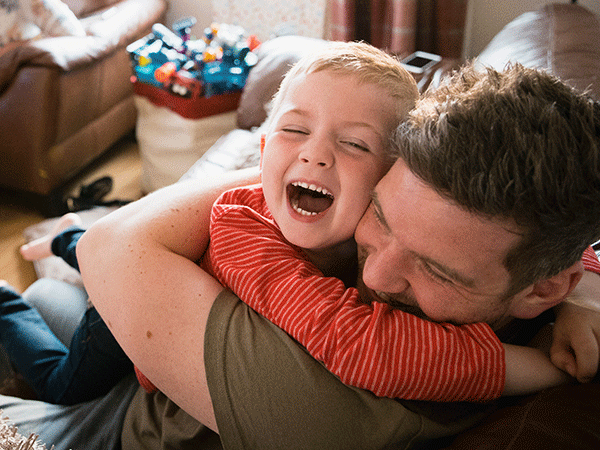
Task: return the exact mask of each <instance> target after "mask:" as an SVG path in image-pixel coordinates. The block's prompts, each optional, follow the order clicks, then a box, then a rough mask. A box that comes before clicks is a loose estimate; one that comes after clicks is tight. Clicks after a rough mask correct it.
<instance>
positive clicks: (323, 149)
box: [298, 143, 334, 168]
mask: <svg viewBox="0 0 600 450" xmlns="http://www.w3.org/2000/svg"><path fill="white" fill-rule="evenodd" d="M298 158H299V159H300V161H302V162H303V163H305V164H314V165H316V166H319V167H325V168H327V167H331V166H332V165H333V160H334V159H333V152H332V151H331V150H330V149H329V148H328V145H327V144H323V143H319V144H316V145H315V144H308V145H306V146H305V148H304V149H303V150H302V151H301V152H300V154H299V155H298Z"/></svg>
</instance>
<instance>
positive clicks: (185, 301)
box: [77, 168, 258, 430]
mask: <svg viewBox="0 0 600 450" xmlns="http://www.w3.org/2000/svg"><path fill="white" fill-rule="evenodd" d="M257 181H258V169H257V168H255V169H249V170H244V171H236V172H228V173H226V174H223V175H220V176H219V177H218V178H215V179H210V180H203V182H202V183H201V184H200V183H198V182H185V183H177V184H175V185H173V186H170V187H167V188H164V189H161V190H159V191H157V192H155V193H152V194H150V195H148V196H147V197H145V198H143V199H141V200H139V201H137V202H134V203H132V204H130V205H127V206H125V207H123V208H120V209H119V210H117V211H115V212H114V213H113V214H111V215H109V216H107V217H105V218H103V219H101V220H100V221H98V222H97V223H96V224H94V225H93V226H92V227H91V228H90V229H89V230H88V231H87V232H86V233H85V234H84V236H83V237H82V238H81V240H80V241H79V244H78V246H77V257H78V260H79V264H80V269H81V274H82V277H83V280H84V284H85V286H86V289H87V290H88V293H89V295H90V299H91V300H92V302H93V303H94V305H95V306H96V308H97V309H98V311H99V313H100V314H101V316H102V317H103V318H104V320H105V321H106V323H107V325H108V327H109V328H110V329H111V331H112V332H113V334H114V336H115V338H116V339H117V341H118V342H119V344H120V345H121V346H122V347H123V349H124V350H125V352H126V353H127V354H128V355H129V357H130V358H131V359H132V361H133V362H134V364H136V365H137V367H138V368H139V369H140V370H141V371H142V372H143V373H144V374H145V375H146V376H147V377H148V378H149V379H150V380H152V382H153V383H154V384H155V385H156V386H157V387H158V388H159V389H161V391H163V392H164V393H165V394H166V395H167V396H168V397H169V398H171V399H172V400H173V401H174V402H176V403H177V404H178V405H179V406H181V407H182V408H183V409H184V410H186V411H187V412H188V413H189V414H190V415H192V416H193V417H195V418H196V419H197V420H199V421H200V422H202V423H203V424H205V425H206V426H208V427H210V428H212V429H213V430H216V423H215V420H214V413H213V410H212V404H211V401H210V396H209V393H208V388H207V385H206V376H205V372H204V330H205V327H206V322H207V318H208V314H209V312H210V309H211V306H212V303H213V302H214V300H215V298H216V296H217V295H218V294H219V293H220V292H221V290H222V287H221V285H220V284H219V283H218V282H217V281H216V280H214V279H213V278H212V277H210V276H208V275H207V274H206V273H205V272H203V271H202V270H200V269H199V267H198V266H197V265H196V264H195V261H196V260H198V259H199V258H200V257H201V256H202V254H203V252H204V250H205V249H206V245H207V243H208V226H209V216H210V209H211V207H212V203H213V202H214V200H215V199H216V198H217V197H218V195H220V194H221V193H222V192H223V191H224V190H225V189H229V188H231V187H235V186H241V185H245V184H251V183H255V182H257Z"/></svg>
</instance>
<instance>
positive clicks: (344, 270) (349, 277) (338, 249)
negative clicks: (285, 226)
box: [303, 239, 358, 287]
mask: <svg viewBox="0 0 600 450" xmlns="http://www.w3.org/2000/svg"><path fill="white" fill-rule="evenodd" d="M303 250H304V253H306V255H307V256H308V258H309V259H310V261H311V262H312V263H313V264H314V265H315V266H317V267H318V268H319V270H320V271H321V272H323V274H324V275H325V276H326V277H336V278H339V279H341V280H342V281H343V282H344V284H345V285H346V287H349V286H354V285H355V284H356V276H357V266H358V264H357V257H356V242H355V241H354V239H349V240H347V241H344V242H341V243H339V244H336V245H333V246H331V247H327V248H324V249H319V250H308V249H303Z"/></svg>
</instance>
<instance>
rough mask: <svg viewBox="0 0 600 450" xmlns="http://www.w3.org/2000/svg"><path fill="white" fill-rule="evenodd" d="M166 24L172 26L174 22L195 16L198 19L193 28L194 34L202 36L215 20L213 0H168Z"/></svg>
mask: <svg viewBox="0 0 600 450" xmlns="http://www.w3.org/2000/svg"><path fill="white" fill-rule="evenodd" d="M168 2H169V10H168V11H167V23H166V25H167V26H168V27H169V28H171V25H172V24H173V22H175V21H177V20H179V19H181V18H183V17H188V16H194V17H195V18H196V20H197V22H196V25H195V26H194V28H193V29H192V34H193V35H195V36H197V37H200V36H202V33H203V31H204V29H205V28H206V27H208V26H209V25H210V24H211V22H212V21H213V16H214V14H213V9H212V1H211V0H168Z"/></svg>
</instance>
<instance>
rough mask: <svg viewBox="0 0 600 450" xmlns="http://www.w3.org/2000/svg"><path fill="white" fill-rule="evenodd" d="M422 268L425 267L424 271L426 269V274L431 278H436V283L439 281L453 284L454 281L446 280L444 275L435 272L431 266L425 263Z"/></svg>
mask: <svg viewBox="0 0 600 450" xmlns="http://www.w3.org/2000/svg"><path fill="white" fill-rule="evenodd" d="M422 266H423V269H425V272H426V273H427V274H428V275H429V276H430V277H431V278H434V279H435V280H436V281H438V282H440V283H452V280H450V279H448V278H446V277H445V276H444V275H441V274H440V273H439V272H437V271H436V270H434V269H433V268H432V267H431V266H430V265H429V264H427V263H423V264H422Z"/></svg>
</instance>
